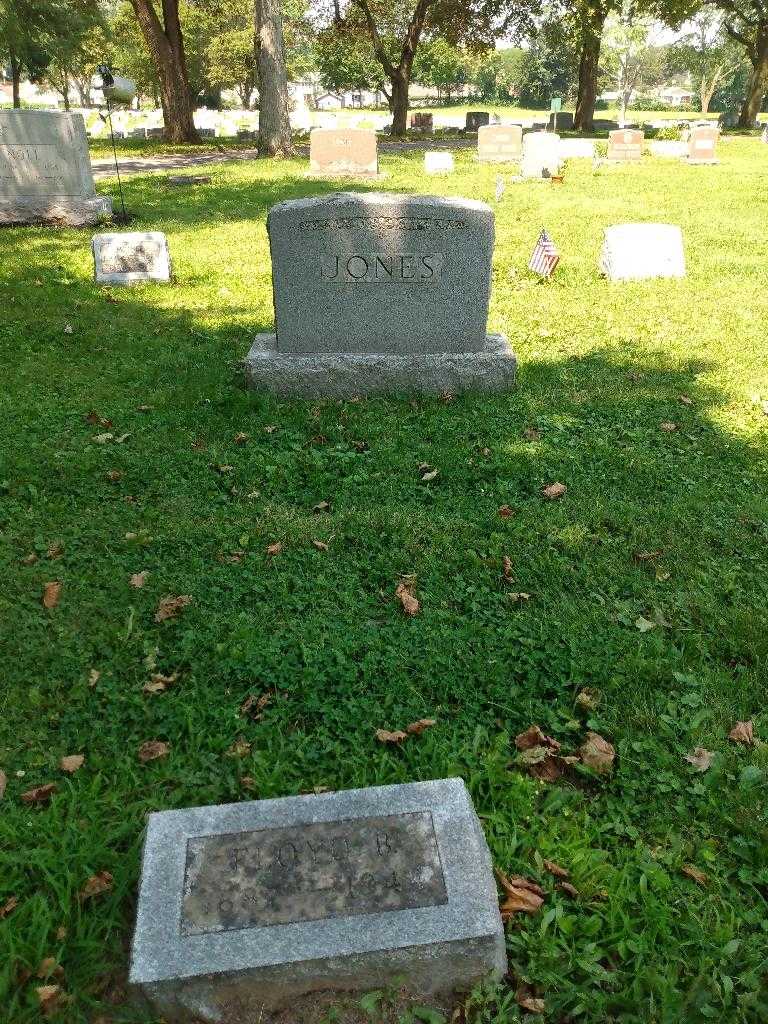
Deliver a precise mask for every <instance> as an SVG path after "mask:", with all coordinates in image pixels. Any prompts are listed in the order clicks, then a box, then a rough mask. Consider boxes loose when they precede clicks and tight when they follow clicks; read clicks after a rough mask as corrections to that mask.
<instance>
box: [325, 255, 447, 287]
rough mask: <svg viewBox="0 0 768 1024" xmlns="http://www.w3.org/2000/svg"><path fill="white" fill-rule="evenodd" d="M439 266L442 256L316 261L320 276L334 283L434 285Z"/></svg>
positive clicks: (328, 258) (376, 256) (330, 258)
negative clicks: (318, 263)
mask: <svg viewBox="0 0 768 1024" xmlns="http://www.w3.org/2000/svg"><path fill="white" fill-rule="evenodd" d="M442 267H443V254H442V253H419V254H418V255H417V254H414V253H410V254H404V255H397V256H388V255H386V254H385V253H381V254H376V253H355V254H354V255H352V256H331V255H327V256H322V257H321V258H320V277H321V278H322V279H323V281H335V282H336V283H338V284H355V283H361V284H394V283H396V282H397V283H398V284H436V283H437V281H439V280H440V271H441V270H442Z"/></svg>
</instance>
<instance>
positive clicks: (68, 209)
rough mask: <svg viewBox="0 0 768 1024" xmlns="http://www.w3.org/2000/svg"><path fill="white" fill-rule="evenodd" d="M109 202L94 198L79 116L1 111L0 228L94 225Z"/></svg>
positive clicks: (109, 206) (108, 209) (107, 212)
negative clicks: (2, 225) (1, 225)
mask: <svg viewBox="0 0 768 1024" xmlns="http://www.w3.org/2000/svg"><path fill="white" fill-rule="evenodd" d="M111 213H112V200H111V199H109V198H108V197H107V196H100V195H97V194H96V191H95V189H94V185H93V174H92V172H91V163H90V157H89V155H88V140H87V137H86V134H85V122H84V120H83V116H82V114H71V113H59V112H58V111H49V110H0V224H37V223H40V222H42V223H49V224H66V225H69V226H72V227H81V226H84V225H86V224H98V223H99V222H100V221H103V220H105V219H106V218H108V217H109V216H110V215H111Z"/></svg>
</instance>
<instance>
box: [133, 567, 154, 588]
mask: <svg viewBox="0 0 768 1024" xmlns="http://www.w3.org/2000/svg"><path fill="white" fill-rule="evenodd" d="M148 577H149V571H148V570H147V569H142V570H141V572H135V573H134V574H133V576H131V578H130V580H129V581H128V582H129V583H130V584H131V586H132V587H133V588H134V589H135V590H141V588H142V587H143V586H144V584H145V583H146V582H147V579H148Z"/></svg>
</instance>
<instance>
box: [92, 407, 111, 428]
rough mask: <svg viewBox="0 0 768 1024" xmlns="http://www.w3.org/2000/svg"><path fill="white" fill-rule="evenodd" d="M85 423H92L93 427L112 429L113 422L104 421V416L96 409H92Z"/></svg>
mask: <svg viewBox="0 0 768 1024" xmlns="http://www.w3.org/2000/svg"><path fill="white" fill-rule="evenodd" d="M85 422H86V423H90V424H91V426H92V427H111V426H112V420H108V419H104V417H103V416H99V414H98V413H97V412H96V410H95V409H91V411H90V412H89V413H87V414H86V417H85Z"/></svg>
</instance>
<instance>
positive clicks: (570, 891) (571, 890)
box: [557, 882, 579, 900]
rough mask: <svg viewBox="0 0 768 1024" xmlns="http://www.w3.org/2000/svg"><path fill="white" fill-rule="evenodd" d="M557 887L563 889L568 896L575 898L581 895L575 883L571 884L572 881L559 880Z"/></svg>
mask: <svg viewBox="0 0 768 1024" xmlns="http://www.w3.org/2000/svg"><path fill="white" fill-rule="evenodd" d="M557 888H558V889H561V890H562V891H563V892H564V893H565V894H566V895H567V896H570V897H571V898H572V899H574V900H575V899H578V897H579V890H578V889H577V888H576V886H575V885H571V883H570V882H558V883H557Z"/></svg>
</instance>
